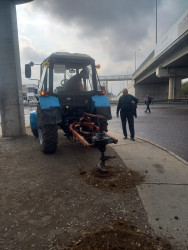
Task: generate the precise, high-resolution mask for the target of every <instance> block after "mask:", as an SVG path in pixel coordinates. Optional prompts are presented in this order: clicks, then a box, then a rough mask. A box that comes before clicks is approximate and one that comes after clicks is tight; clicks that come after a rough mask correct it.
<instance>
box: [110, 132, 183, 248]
mask: <svg viewBox="0 0 188 250" xmlns="http://www.w3.org/2000/svg"><path fill="white" fill-rule="evenodd" d="M109 133H110V134H111V135H112V136H114V137H115V138H117V139H118V144H116V145H115V144H113V145H111V146H112V147H113V149H114V150H115V151H116V152H117V153H118V155H119V156H120V157H121V158H122V160H123V161H124V162H125V164H126V166H127V167H128V168H129V169H131V170H134V171H137V172H139V173H140V174H143V175H144V176H145V180H144V182H143V183H142V184H141V185H140V186H138V187H137V189H138V192H139V195H140V198H141V200H142V203H143V205H144V208H145V210H146V212H147V215H148V222H149V224H150V226H151V227H152V228H153V230H154V231H155V232H156V233H157V234H158V235H161V236H163V237H166V238H168V239H169V241H170V242H171V243H172V245H174V246H175V249H188V162H186V161H184V160H183V159H181V158H180V157H178V156H176V155H175V154H173V153H171V152H169V151H168V150H166V149H164V148H161V147H160V146H158V145H156V144H153V143H150V142H148V141H145V140H143V139H141V138H135V139H136V140H135V142H133V141H131V140H130V139H127V140H124V139H123V134H122V133H120V132H115V131H109Z"/></svg>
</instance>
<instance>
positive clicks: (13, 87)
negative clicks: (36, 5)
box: [0, 0, 25, 137]
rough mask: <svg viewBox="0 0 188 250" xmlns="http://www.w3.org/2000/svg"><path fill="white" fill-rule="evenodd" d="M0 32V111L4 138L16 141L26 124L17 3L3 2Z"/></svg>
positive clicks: (0, 2)
mask: <svg viewBox="0 0 188 250" xmlns="http://www.w3.org/2000/svg"><path fill="white" fill-rule="evenodd" d="M20 2H21V1H20ZM22 2H24V1H22ZM0 30H1V32H0V55H1V58H0V106H1V107H0V111H1V122H2V136H4V137H17V136H20V135H23V134H25V120H24V107H23V100H22V83H21V70H20V57H19V45H18V31H17V19H16V6H15V3H14V1H7V0H1V1H0Z"/></svg>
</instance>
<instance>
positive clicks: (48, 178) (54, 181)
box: [0, 130, 171, 250]
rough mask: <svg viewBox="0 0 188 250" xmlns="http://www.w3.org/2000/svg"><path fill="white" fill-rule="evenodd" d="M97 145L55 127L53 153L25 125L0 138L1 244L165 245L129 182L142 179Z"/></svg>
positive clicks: (23, 246) (70, 246)
mask: <svg viewBox="0 0 188 250" xmlns="http://www.w3.org/2000/svg"><path fill="white" fill-rule="evenodd" d="M106 155H111V156H116V158H114V159H110V160H109V161H108V162H107V163H106V168H107V169H108V170H109V174H108V175H106V176H104V175H101V174H100V173H99V172H98V170H97V163H98V161H99V158H100V152H99V151H98V149H97V148H92V149H91V150H86V149H84V148H83V147H82V145H80V144H78V143H71V142H70V141H69V140H68V139H67V138H65V137H64V136H63V134H62V133H59V143H58V149H57V152H56V153H55V154H52V155H45V154H43V153H42V152H41V151H40V147H39V143H38V140H37V139H35V138H34V137H33V136H32V135H31V133H30V131H29V130H28V131H27V135H26V136H24V137H22V138H18V139H0V173H1V174H0V199H1V210H0V221H1V223H0V225H1V226H0V249H24V250H25V249H171V246H170V245H169V244H168V242H167V241H165V240H163V239H161V238H160V237H157V236H156V235H154V233H153V232H152V230H151V229H150V227H149V225H148V222H147V216H146V213H145V211H144V208H143V205H142V203H141V201H140V198H139V196H138V193H137V190H136V187H135V185H139V183H140V182H142V180H143V178H144V177H143V176H140V175H139V174H138V173H136V172H131V171H129V170H128V169H127V167H126V166H125V164H124V163H123V162H122V160H121V159H120V158H119V156H118V155H116V154H115V152H114V151H113V150H112V149H111V148H110V147H107V151H106Z"/></svg>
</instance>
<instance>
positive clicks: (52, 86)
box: [25, 52, 117, 153]
mask: <svg viewBox="0 0 188 250" xmlns="http://www.w3.org/2000/svg"><path fill="white" fill-rule="evenodd" d="M34 65H35V64H34V63H33V62H31V63H29V64H26V65H25V75H26V77H27V78H31V67H32V66H34ZM97 67H98V66H96V65H95V60H94V59H93V58H91V57H90V56H88V55H85V54H78V53H74V54H72V53H62V52H56V53H53V54H51V55H50V56H49V57H48V58H46V59H45V60H44V61H43V62H42V63H41V64H40V80H39V84H38V85H39V88H38V91H39V96H38V104H37V111H36V112H32V113H31V114H30V125H31V129H32V132H33V134H34V136H35V137H39V142H40V146H41V150H42V151H43V152H44V153H53V152H55V151H56V148H57V144H58V129H62V130H63V131H64V133H65V135H66V136H67V137H68V138H69V139H70V140H72V141H74V140H79V141H80V142H81V143H82V144H83V145H84V146H85V147H87V148H90V147H91V146H93V145H95V146H98V147H99V149H100V151H101V152H104V151H105V149H106V144H109V143H117V140H116V139H114V138H112V137H111V136H110V135H109V134H108V133H107V125H108V124H107V120H109V119H111V109H110V105H109V101H108V99H107V96H106V94H105V91H104V89H103V88H102V87H101V85H100V81H99V77H98V75H97V70H96V68H97Z"/></svg>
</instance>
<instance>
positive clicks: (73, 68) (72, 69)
mask: <svg viewBox="0 0 188 250" xmlns="http://www.w3.org/2000/svg"><path fill="white" fill-rule="evenodd" d="M94 74H95V77H94ZM94 81H95V84H96V90H99V89H100V84H99V80H98V76H97V73H96V70H94V69H93V66H92V65H87V66H85V65H84V66H83V65H63V64H54V67H53V93H55V94H63V93H66V92H74V93H79V92H82V93H83V92H90V91H93V90H95V86H94Z"/></svg>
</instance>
